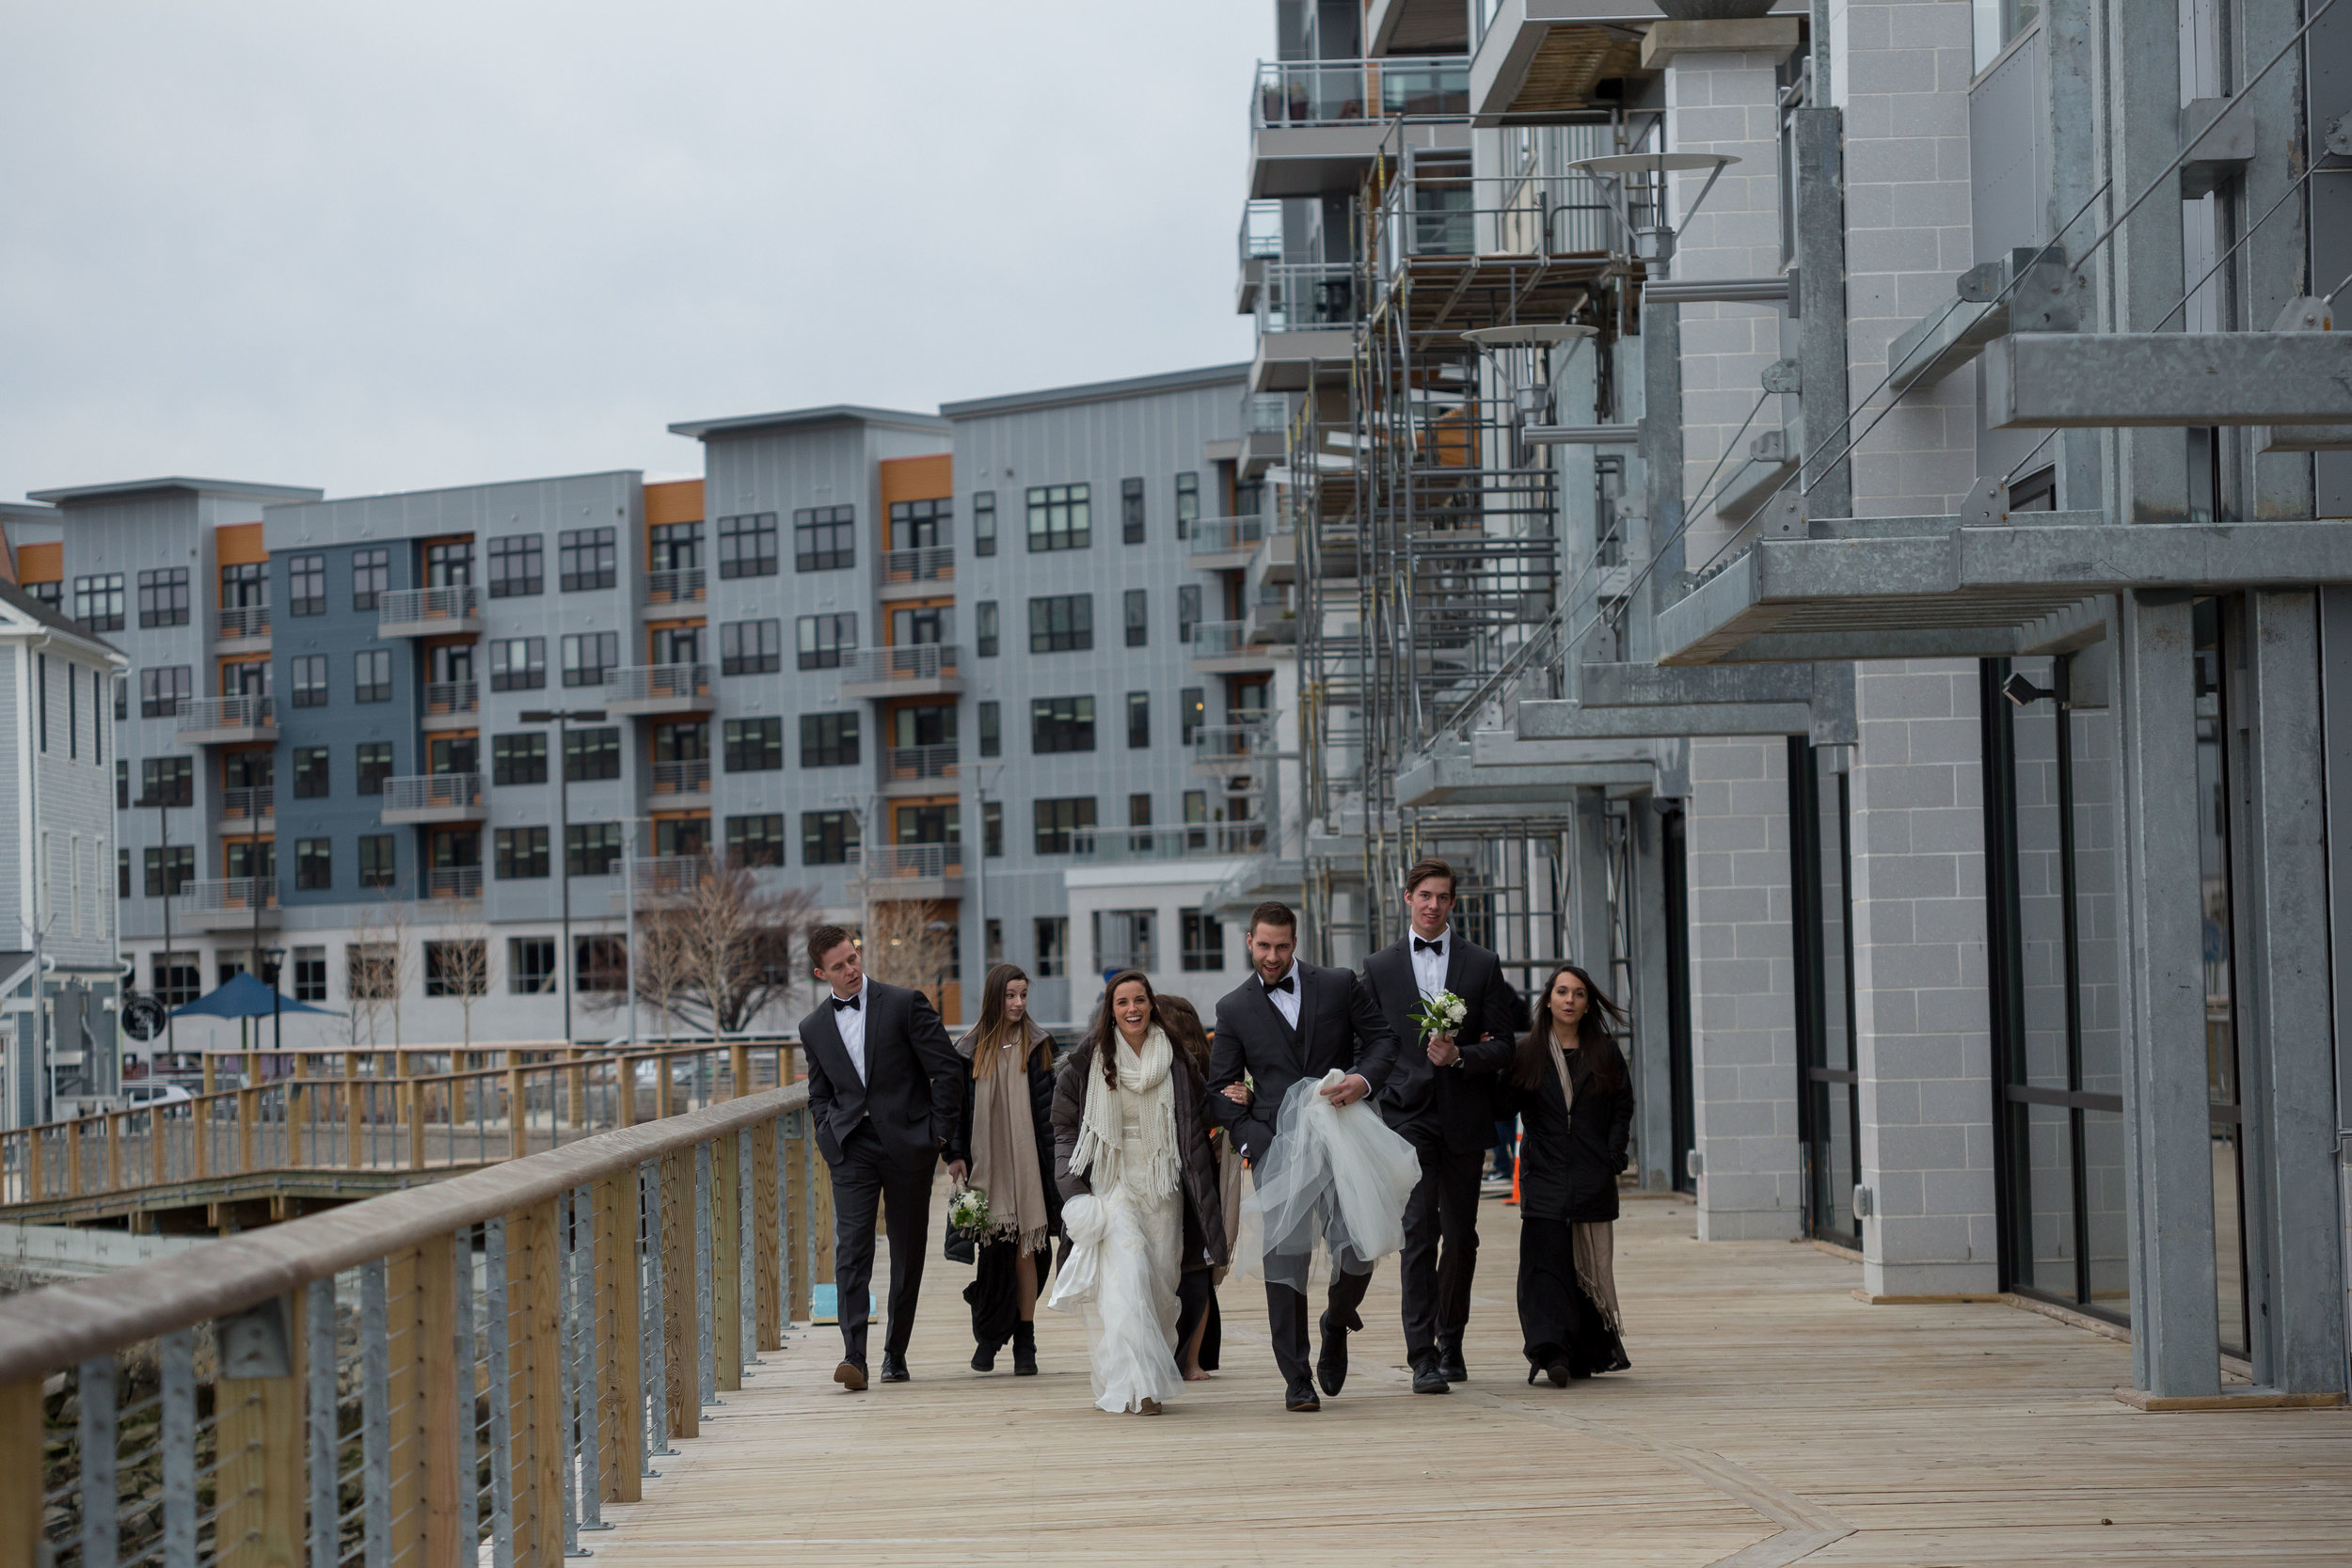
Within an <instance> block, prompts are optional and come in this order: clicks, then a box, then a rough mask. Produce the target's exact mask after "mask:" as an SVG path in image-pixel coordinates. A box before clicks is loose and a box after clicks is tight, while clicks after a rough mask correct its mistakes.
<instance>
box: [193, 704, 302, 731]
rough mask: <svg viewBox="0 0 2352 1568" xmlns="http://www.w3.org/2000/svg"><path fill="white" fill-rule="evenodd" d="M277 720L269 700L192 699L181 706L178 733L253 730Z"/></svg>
mask: <svg viewBox="0 0 2352 1568" xmlns="http://www.w3.org/2000/svg"><path fill="white" fill-rule="evenodd" d="M277 721H278V707H277V704H276V703H275V702H274V701H273V700H272V699H270V698H268V697H262V696H244V697H191V698H189V699H188V700H187V701H186V702H184V703H182V704H181V705H180V722H179V725H178V728H179V731H180V733H181V734H183V735H186V734H189V733H191V732H195V731H201V730H253V729H262V728H265V727H266V726H268V725H271V724H274V723H276V722H277Z"/></svg>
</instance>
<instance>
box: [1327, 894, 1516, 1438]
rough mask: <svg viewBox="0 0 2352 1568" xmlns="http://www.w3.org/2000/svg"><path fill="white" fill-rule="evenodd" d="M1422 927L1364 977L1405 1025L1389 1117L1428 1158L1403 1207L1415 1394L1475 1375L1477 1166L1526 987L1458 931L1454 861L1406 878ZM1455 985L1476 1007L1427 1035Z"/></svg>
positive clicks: (1408, 1352)
mask: <svg viewBox="0 0 2352 1568" xmlns="http://www.w3.org/2000/svg"><path fill="white" fill-rule="evenodd" d="M1405 912H1406V917H1407V919H1408V920H1409V921H1410V923H1411V927H1412V929H1411V930H1410V931H1408V932H1406V936H1405V938H1404V940H1403V941H1401V942H1395V943H1392V944H1391V945H1390V946H1387V947H1383V948H1382V949H1380V951H1379V952H1377V953H1375V954H1374V955H1373V956H1372V957H1371V958H1369V959H1367V960H1366V961H1365V963H1364V983H1365V985H1366V986H1368V987H1369V988H1370V989H1371V990H1372V994H1373V998H1374V1000H1375V1003H1376V1004H1377V1005H1378V1006H1379V1008H1380V1013H1381V1016H1382V1017H1383V1018H1385V1019H1387V1020H1388V1022H1389V1027H1390V1028H1391V1029H1392V1030H1394V1031H1395V1033H1396V1039H1397V1053H1396V1070H1395V1071H1393V1072H1391V1073H1390V1074H1389V1081H1388V1083H1387V1085H1385V1086H1383V1087H1382V1089H1381V1091H1380V1114H1381V1115H1382V1116H1383V1117H1387V1118H1388V1123H1389V1125H1390V1126H1391V1128H1394V1129H1395V1130H1396V1131H1397V1132H1400V1133H1402V1134H1404V1136H1405V1137H1406V1139H1408V1140H1410V1141H1411V1143H1412V1145H1413V1148H1415V1149H1417V1150H1418V1151H1419V1152H1420V1154H1421V1184H1420V1185H1419V1186H1417V1187H1415V1188H1414V1189H1413V1196H1412V1197H1411V1198H1410V1199H1409V1200H1407V1202H1406V1206H1405V1255H1404V1257H1403V1258H1402V1259H1400V1260H1399V1261H1400V1266H1401V1267H1402V1269H1403V1274H1404V1277H1403V1281H1402V1283H1403V1285H1404V1288H1405V1290H1404V1293H1405V1358H1406V1362H1407V1363H1409V1364H1410V1365H1411V1367H1412V1369H1413V1392H1414V1393H1416V1394H1442V1393H1445V1392H1447V1390H1448V1388H1449V1386H1451V1385H1453V1384H1455V1383H1460V1382H1463V1381H1465V1380H1466V1379H1467V1378H1468V1377H1469V1375H1470V1373H1469V1370H1467V1369H1466V1368H1465V1367H1464V1366H1463V1364H1462V1329H1463V1326H1464V1325H1465V1324H1466V1323H1469V1321H1470V1275H1471V1272H1472V1271H1473V1270H1474V1269H1476V1267H1477V1266H1478V1173H1479V1170H1480V1168H1481V1167H1482V1166H1483V1165H1485V1164H1486V1150H1487V1149H1488V1148H1492V1147H1493V1145H1494V1141H1495V1112H1494V1098H1493V1095H1494V1087H1495V1075H1496V1074H1497V1073H1499V1072H1505V1071H1508V1070H1509V1069H1510V1066H1511V1059H1512V1055H1513V1053H1514V1052H1516V1051H1517V1049H1518V1044H1517V1042H1516V1041H1515V1040H1514V1039H1513V1034H1514V1030H1513V1027H1512V1025H1513V1024H1514V1022H1516V1021H1517V1019H1518V993H1517V992H1516V991H1514V990H1512V989H1511V985H1510V982H1508V981H1507V980H1505V979H1503V977H1502V961H1501V960H1500V959H1498V958H1496V957H1495V956H1494V955H1493V954H1492V953H1489V952H1487V951H1486V949H1485V948H1483V947H1481V946H1479V945H1478V944H1477V943H1476V942H1471V941H1470V940H1469V939H1468V938H1466V937H1464V936H1462V935H1461V934H1460V933H1459V932H1456V931H1454V930H1453V929H1452V928H1451V927H1450V925H1449V922H1450V921H1451V920H1452V919H1453V915H1454V868H1453V867H1452V866H1450V865H1448V864H1446V863H1445V862H1443V861H1441V860H1424V861H1422V862H1421V863H1419V864H1417V865H1415V866H1414V867H1413V868H1412V869H1411V870H1410V871H1408V872H1406V874H1405ZM1447 991H1452V992H1453V993H1454V995H1455V996H1458V997H1460V998H1461V999H1462V1001H1463V1002H1464V1003H1465V1004H1467V1005H1468V1006H1469V1007H1470V1012H1469V1015H1468V1016H1467V1017H1465V1018H1464V1019H1463V1021H1462V1023H1461V1026H1460V1027H1459V1028H1457V1029H1454V1030H1452V1031H1448V1032H1445V1033H1440V1034H1435V1035H1431V1036H1429V1037H1428V1038H1427V1039H1425V1040H1424V1039H1423V1038H1422V1031H1421V1025H1420V1024H1419V1023H1417V1022H1414V1018H1413V1015H1414V1013H1415V1012H1416V1011H1417V1010H1419V1008H1420V1006H1421V1004H1422V1000H1423V999H1424V998H1428V997H1435V996H1438V995H1441V994H1443V993H1444V992H1447Z"/></svg>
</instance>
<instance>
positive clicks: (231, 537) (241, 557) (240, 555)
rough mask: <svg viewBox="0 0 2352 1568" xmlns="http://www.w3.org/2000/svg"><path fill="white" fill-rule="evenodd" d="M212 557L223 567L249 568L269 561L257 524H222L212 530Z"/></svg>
mask: <svg viewBox="0 0 2352 1568" xmlns="http://www.w3.org/2000/svg"><path fill="white" fill-rule="evenodd" d="M213 557H214V559H215V560H216V561H218V562H220V563H221V564H222V565H223V566H251V565H254V564H257V563H258V562H264V561H267V560H268V559H269V550H268V548H267V547H266V546H263V545H262V525H261V524H259V523H223V524H221V526H220V527H218V528H216V529H215V530H213Z"/></svg>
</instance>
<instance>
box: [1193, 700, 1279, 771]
mask: <svg viewBox="0 0 2352 1568" xmlns="http://www.w3.org/2000/svg"><path fill="white" fill-rule="evenodd" d="M1275 733H1276V732H1275V728H1274V715H1272V714H1270V713H1269V714H1267V715H1265V716H1264V717H1263V718H1250V719H1245V720H1239V721H1233V722H1231V723H1224V724H1203V725H1201V726H1200V728H1198V729H1196V730H1194V731H1193V732H1192V765H1193V768H1195V769H1196V770H1197V771H1199V772H1203V773H1237V772H1248V771H1249V770H1251V769H1252V768H1255V767H1257V766H1259V765H1261V764H1263V763H1265V762H1269V761H1271V760H1272V759H1273V757H1274V753H1275V751H1276V745H1277V743H1276V739H1275Z"/></svg>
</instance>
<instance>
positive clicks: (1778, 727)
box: [1519, 702, 1836, 744]
mask: <svg viewBox="0 0 2352 1568" xmlns="http://www.w3.org/2000/svg"><path fill="white" fill-rule="evenodd" d="M1812 729H1813V710H1812V708H1811V706H1810V705H1807V704H1804V703H1684V704H1661V705H1657V706H1654V707H1600V708H1593V707H1583V706H1581V705H1578V704H1576V703H1565V702H1559V703H1553V702H1544V703H1521V704H1520V705H1519V738H1520V739H1522V740H1544V739H1578V740H1602V739H1615V738H1622V739H1642V740H1647V739H1654V738H1667V737H1672V736H1699V735H1717V736H1722V735H1809V734H1810V733H1811V732H1812ZM1833 744H1836V742H1833Z"/></svg>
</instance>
